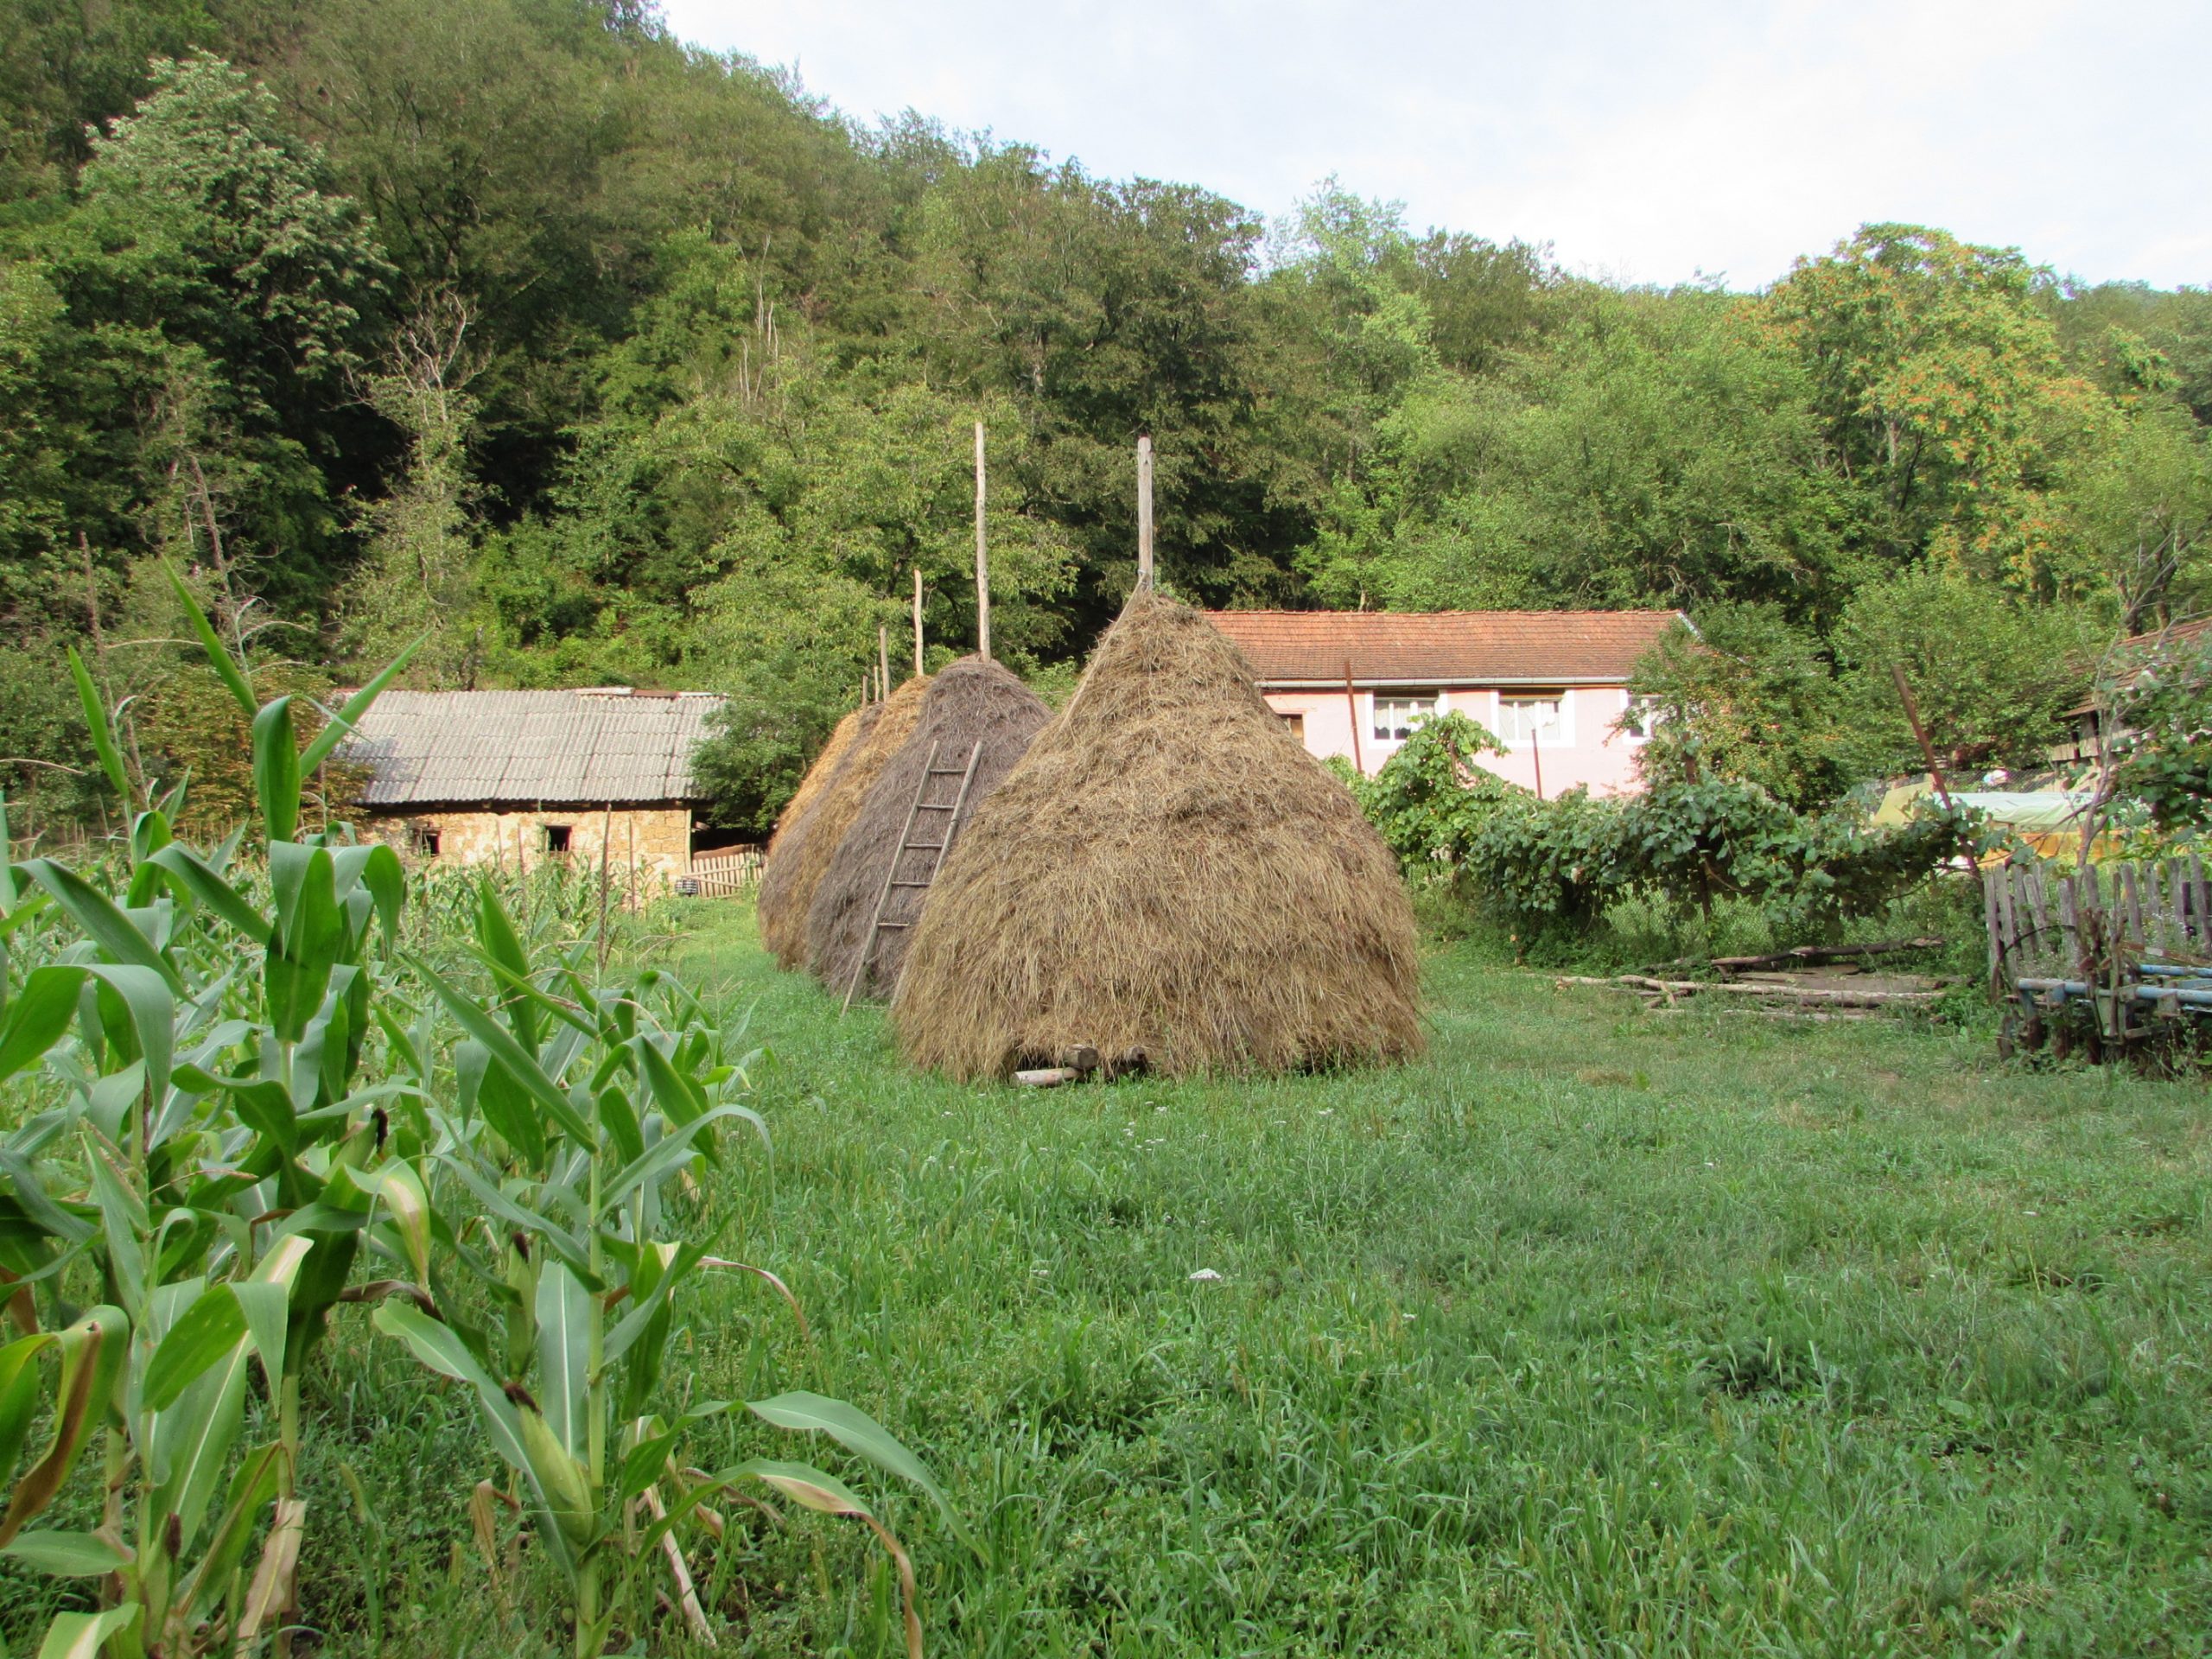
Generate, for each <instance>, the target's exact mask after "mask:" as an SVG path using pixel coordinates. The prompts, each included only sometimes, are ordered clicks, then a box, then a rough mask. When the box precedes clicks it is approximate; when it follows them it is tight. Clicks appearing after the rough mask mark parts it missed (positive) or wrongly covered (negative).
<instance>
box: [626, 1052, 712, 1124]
mask: <svg viewBox="0 0 2212 1659" xmlns="http://www.w3.org/2000/svg"><path fill="white" fill-rule="evenodd" d="M628 1047H629V1048H630V1050H631V1051H632V1052H633V1053H635V1054H636V1055H637V1057H638V1071H639V1076H641V1077H644V1078H645V1087H646V1088H648V1089H650V1090H652V1096H653V1103H654V1104H655V1105H657V1106H658V1107H659V1108H660V1109H661V1116H664V1117H665V1118H666V1119H667V1120H668V1121H669V1122H671V1123H673V1124H676V1125H677V1126H678V1127H679V1128H680V1127H682V1126H683V1124H686V1123H689V1122H691V1121H692V1120H693V1119H694V1118H696V1117H697V1116H699V1114H700V1113H701V1112H702V1111H704V1110H705V1109H706V1103H705V1102H704V1101H702V1099H700V1098H699V1096H698V1093H697V1091H696V1090H694V1089H693V1088H692V1087H691V1084H690V1079H689V1078H687V1077H684V1076H683V1073H682V1072H680V1071H677V1069H676V1068H675V1067H674V1066H673V1065H670V1064H669V1060H668V1056H667V1055H665V1054H664V1053H662V1052H660V1050H659V1049H658V1048H657V1047H656V1046H654V1044H653V1039H652V1036H651V1035H650V1034H648V1033H645V1032H640V1033H638V1035H636V1036H635V1037H632V1039H630V1041H629V1044H628Z"/></svg>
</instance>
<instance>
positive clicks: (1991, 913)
mask: <svg viewBox="0 0 2212 1659" xmlns="http://www.w3.org/2000/svg"><path fill="white" fill-rule="evenodd" d="M2006 880H2011V876H2008V874H2006V869H2004V868H2002V865H1995V868H1991V869H1984V872H1982V936H1984V938H1986V940H1988V993H1991V995H1993V998H1995V995H2004V925H2002V918H1999V913H1998V887H2002V885H2004V882H2006Z"/></svg>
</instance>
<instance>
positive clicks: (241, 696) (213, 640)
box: [162, 559, 256, 720]
mask: <svg viewBox="0 0 2212 1659" xmlns="http://www.w3.org/2000/svg"><path fill="white" fill-rule="evenodd" d="M162 570H163V571H164V572H165V573H166V574H167V575H168V579H169V586H170V587H171V588H175V590H176V596H177V602H178V603H179V604H181V605H182V606H183V607H184V613H185V615H186V616H187V617H188V618H190V619H191V621H192V631H193V632H194V633H196V634H198V635H199V636H200V649H201V650H202V651H204V652H207V665H208V666H209V667H210V668H212V669H213V670H214V671H215V674H216V677H218V678H219V679H220V680H221V681H222V682H223V684H224V685H225V686H226V688H228V690H229V691H230V694H231V696H232V699H233V700H234V701H236V702H237V703H238V708H239V709H240V710H241V711H242V712H243V713H244V714H245V717H246V718H247V719H248V720H251V719H252V718H253V717H254V715H255V713H256V708H255V704H254V700H253V687H252V686H251V685H250V684H248V683H246V677H245V670H244V669H242V668H240V667H239V666H238V659H237V658H235V657H232V655H231V653H230V652H229V651H228V649H226V647H225V645H224V644H223V642H222V640H221V639H219V637H217V635H216V632H215V625H214V624H213V623H212V622H210V621H209V620H207V612H205V611H203V610H201V609H200V601H198V600H196V599H194V597H193V596H192V589H191V588H188V587H186V586H185V585H184V578H183V577H181V576H180V575H177V573H176V572H175V570H174V569H171V568H170V566H169V563H168V560H166V559H164V560H163V561H162Z"/></svg>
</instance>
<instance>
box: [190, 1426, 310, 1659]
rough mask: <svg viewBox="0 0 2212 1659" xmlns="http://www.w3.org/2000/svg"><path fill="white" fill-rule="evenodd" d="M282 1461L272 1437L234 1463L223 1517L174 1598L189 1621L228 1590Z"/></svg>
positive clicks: (271, 1494) (200, 1615)
mask: <svg viewBox="0 0 2212 1659" xmlns="http://www.w3.org/2000/svg"><path fill="white" fill-rule="evenodd" d="M283 1461H284V1448H283V1446H281V1445H278V1444H277V1443H276V1442H274V1441H271V1442H270V1444H269V1445H267V1446H262V1447H260V1448H259V1449H257V1450H256V1451H253V1452H248V1453H247V1454H246V1457H245V1461H244V1462H242V1463H240V1464H239V1465H238V1472H237V1473H236V1474H234V1475H232V1477H231V1486H230V1491H229V1492H228V1493H227V1494H226V1496H225V1498H224V1502H223V1510H222V1516H221V1518H220V1519H219V1520H218V1521H217V1522H215V1530H214V1532H213V1535H211V1536H210V1537H209V1538H208V1540H207V1553H206V1554H203V1555H202V1556H201V1557H200V1565H199V1566H198V1567H196V1568H194V1571H193V1574H192V1577H191V1578H190V1579H188V1580H186V1583H185V1586H184V1589H183V1591H182V1592H181V1594H180V1595H179V1596H178V1598H177V1604H178V1605H181V1606H183V1607H186V1608H188V1609H189V1610H190V1612H191V1617H192V1618H194V1619H195V1620H197V1619H200V1618H206V1617H207V1613H208V1612H209V1611H210V1610H211V1609H212V1608H213V1605H214V1604H215V1602H216V1601H217V1600H218V1599H219V1598H220V1597H221V1596H222V1595H224V1594H225V1593H226V1592H227V1591H228V1590H229V1588H230V1583H231V1575H232V1573H235V1572H237V1571H238V1563H239V1562H241V1561H243V1560H245V1552H246V1548H247V1547H248V1546H249V1545H250V1544H251V1543H252V1541H253V1531H254V1522H256V1521H257V1519H258V1518H259V1516H260V1511H261V1510H262V1508H263V1506H264V1505H265V1504H267V1503H269V1501H270V1499H271V1498H273V1497H276V1496H277V1475H278V1473H279V1472H280V1471H282V1469H283Z"/></svg>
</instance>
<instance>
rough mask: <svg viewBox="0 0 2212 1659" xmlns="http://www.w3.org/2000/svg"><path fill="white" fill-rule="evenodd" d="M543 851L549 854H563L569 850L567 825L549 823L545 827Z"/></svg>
mask: <svg viewBox="0 0 2212 1659" xmlns="http://www.w3.org/2000/svg"><path fill="white" fill-rule="evenodd" d="M545 850H546V851H547V852H549V853H555V854H559V853H565V852H567V851H568V850H569V826H568V825H567V824H565V823H549V824H547V825H546V826H545Z"/></svg>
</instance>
